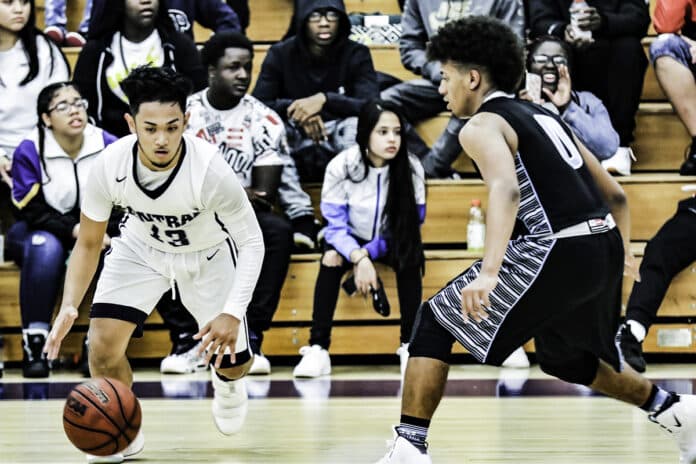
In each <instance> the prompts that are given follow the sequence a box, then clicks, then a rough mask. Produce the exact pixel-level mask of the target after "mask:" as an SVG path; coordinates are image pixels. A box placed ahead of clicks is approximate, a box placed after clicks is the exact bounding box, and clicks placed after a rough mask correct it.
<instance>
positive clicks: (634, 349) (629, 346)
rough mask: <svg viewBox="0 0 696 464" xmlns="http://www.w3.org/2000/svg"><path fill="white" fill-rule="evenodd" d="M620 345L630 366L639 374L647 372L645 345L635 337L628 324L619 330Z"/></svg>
mask: <svg viewBox="0 0 696 464" xmlns="http://www.w3.org/2000/svg"><path fill="white" fill-rule="evenodd" d="M619 345H620V346H621V353H623V356H624V359H625V360H626V362H627V363H628V365H629V366H631V367H632V368H634V369H635V370H636V371H638V372H645V367H646V363H645V359H644V358H643V345H642V343H640V342H639V341H638V340H637V339H636V337H635V336H634V335H633V333H632V332H631V327H629V326H628V324H622V325H621V328H620V329H619Z"/></svg>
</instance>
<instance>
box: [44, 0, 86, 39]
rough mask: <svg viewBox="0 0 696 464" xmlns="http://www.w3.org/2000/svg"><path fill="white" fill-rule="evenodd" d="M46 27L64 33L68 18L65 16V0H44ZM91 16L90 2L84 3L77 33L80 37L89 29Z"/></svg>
mask: <svg viewBox="0 0 696 464" xmlns="http://www.w3.org/2000/svg"><path fill="white" fill-rule="evenodd" d="M45 8H46V27H48V26H57V27H59V28H61V29H63V31H64V32H65V30H66V29H65V28H66V26H67V24H68V18H67V17H66V16H65V0H46V6H45ZM91 14H92V0H87V3H85V11H84V12H83V13H82V21H81V22H80V26H79V27H78V28H77V31H78V32H79V33H81V34H82V35H85V34H87V29H89V17H90V15H91Z"/></svg>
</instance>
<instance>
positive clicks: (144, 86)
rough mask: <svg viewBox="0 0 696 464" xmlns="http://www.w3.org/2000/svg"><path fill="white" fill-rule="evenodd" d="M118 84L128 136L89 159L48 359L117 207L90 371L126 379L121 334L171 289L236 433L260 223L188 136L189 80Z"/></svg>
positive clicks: (208, 153)
mask: <svg viewBox="0 0 696 464" xmlns="http://www.w3.org/2000/svg"><path fill="white" fill-rule="evenodd" d="M121 87H122V88H123V90H124V92H125V94H126V95H127V96H128V100H129V105H130V110H131V114H129V115H128V114H127V115H126V116H125V117H126V120H127V122H128V125H129V127H130V130H131V132H132V135H129V136H127V137H124V138H122V139H120V140H119V141H117V142H114V143H113V144H112V145H110V146H109V149H108V150H105V151H104V152H102V154H101V155H100V156H99V158H98V160H97V161H95V164H94V167H93V169H92V171H91V174H90V179H89V182H88V185H87V189H86V193H85V195H84V198H83V199H82V215H81V219H80V233H79V236H78V239H77V244H76V245H75V248H74V250H73V253H72V255H71V257H70V262H69V264H68V270H67V275H66V279H65V289H64V291H63V301H62V304H61V309H60V312H59V314H58V317H57V318H56V321H55V323H54V326H53V330H52V331H51V333H50V334H49V336H48V340H47V342H46V347H45V351H46V353H47V354H48V358H49V359H55V358H56V357H57V356H58V352H59V349H60V345H61V341H62V340H63V338H64V337H65V335H66V334H67V333H68V331H69V330H70V327H71V326H72V324H73V322H74V320H75V318H77V309H76V308H77V307H78V306H79V304H80V302H81V301H82V298H83V297H84V294H85V292H86V290H87V287H88V285H89V282H90V281H91V279H92V276H93V275H94V272H95V269H96V267H97V262H98V259H99V251H100V249H101V243H102V237H103V236H104V231H105V227H106V223H107V222H106V221H107V219H108V218H109V213H110V212H111V209H112V207H114V206H115V207H120V208H123V209H124V210H125V211H126V218H125V219H124V223H123V224H122V226H121V237H120V238H118V239H115V240H112V242H111V247H112V248H111V250H110V251H109V252H108V253H107V256H106V259H105V262H104V269H103V270H102V273H101V276H100V278H99V281H98V284H97V289H96V292H95V295H94V301H93V303H92V309H91V312H90V325H89V337H90V344H89V349H90V354H89V364H90V372H91V374H92V376H93V377H113V378H116V379H119V380H121V381H123V382H124V383H126V384H127V385H131V383H132V380H133V375H132V371H131V368H130V365H129V363H128V359H127V358H126V348H127V346H128V342H129V340H130V338H131V336H135V337H138V336H142V330H143V323H144V322H145V319H146V318H147V316H148V315H149V314H150V313H151V312H152V310H153V308H154V306H155V304H156V303H157V301H158V300H159V299H160V297H161V296H162V295H163V294H164V293H165V292H168V291H171V292H172V296H173V295H174V291H175V289H176V291H179V292H180V297H181V300H182V302H183V303H184V305H185V306H186V308H188V309H189V311H190V312H191V313H192V315H193V316H194V317H195V318H196V320H197V321H198V324H199V327H201V329H200V331H199V332H198V333H197V334H196V336H195V338H197V339H201V340H202V347H201V350H202V351H203V350H207V360H208V362H211V363H212V364H213V365H214V367H215V369H214V370H213V372H212V382H213V387H214V400H213V407H212V409H213V417H214V420H215V424H216V425H217V427H218V429H219V430H220V431H221V432H222V433H224V434H232V433H235V432H237V431H238V430H239V429H240V428H241V426H242V425H243V423H244V418H245V417H246V410H247V394H246V389H245V387H244V382H243V381H240V380H239V379H240V378H241V377H242V376H244V375H245V374H246V373H247V371H248V369H249V366H250V365H251V361H252V358H251V353H250V350H249V345H248V335H247V328H246V319H245V313H246V309H247V305H248V304H249V301H250V299H251V295H252V292H253V290H254V287H255V285H256V280H257V278H258V275H259V271H260V268H261V262H262V260H263V240H262V236H261V231H260V229H259V226H258V223H257V222H256V219H255V217H254V211H253V209H252V208H251V205H250V204H249V200H248V199H247V195H246V193H245V192H244V189H243V188H242V187H241V185H240V184H239V181H238V180H237V175H236V174H235V173H234V171H233V170H232V169H231V168H230V167H229V165H228V164H227V163H226V162H225V161H224V159H223V158H222V156H220V154H219V153H218V152H217V148H216V147H215V146H213V145H210V144H209V143H207V142H205V141H204V140H201V139H199V138H196V137H192V136H188V135H183V132H184V129H185V127H186V124H187V120H188V115H187V114H185V113H184V108H185V107H186V97H187V95H188V93H189V90H190V84H189V82H188V80H187V79H186V78H185V77H183V76H182V75H180V74H178V73H176V72H174V71H172V70H170V69H167V68H150V67H140V68H137V69H135V70H134V71H133V72H132V73H131V74H130V76H129V77H128V78H127V79H126V80H124V81H123V82H122V84H121ZM223 353H224V355H223ZM143 446H144V439H143V438H142V435H141V434H139V435H138V437H137V438H136V439H135V440H134V441H133V442H132V443H131V444H130V445H129V447H128V448H126V449H125V450H124V451H123V452H121V453H118V454H117V455H113V456H108V457H107V458H98V457H93V456H88V460H89V461H90V462H121V461H122V460H123V459H124V458H126V457H129V456H132V455H134V454H136V453H138V452H140V450H142V448H143ZM104 459H106V461H105V460H104Z"/></svg>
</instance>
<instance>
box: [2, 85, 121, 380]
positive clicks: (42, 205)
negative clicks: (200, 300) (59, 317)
mask: <svg viewBox="0 0 696 464" xmlns="http://www.w3.org/2000/svg"><path fill="white" fill-rule="evenodd" d="M87 107H88V103H87V100H85V99H84V98H83V97H82V95H81V94H80V92H79V91H78V90H77V88H76V87H75V85H74V84H73V83H71V82H58V83H54V84H50V85H48V86H46V87H45V88H44V89H43V90H41V92H40V93H39V96H38V100H37V104H36V115H37V117H38V120H39V122H38V126H37V127H36V128H35V129H34V131H33V132H32V133H31V134H30V135H29V136H28V137H27V138H26V139H24V140H23V141H22V142H21V143H20V144H19V146H18V147H17V149H16V150H15V152H14V156H13V163H12V179H13V185H12V201H13V203H14V204H15V206H16V207H17V208H18V210H19V221H18V222H16V223H15V224H14V225H13V226H12V227H11V228H10V230H9V231H8V234H7V241H8V255H9V257H10V258H11V259H13V260H14V261H15V262H17V264H18V265H19V266H20V268H21V272H20V280H19V306H20V311H21V313H22V335H23V341H24V359H23V362H22V374H23V375H24V377H29V378H38V377H48V375H49V366H48V361H47V360H46V357H45V356H44V355H43V354H42V352H41V350H42V349H43V346H44V343H45V342H46V337H47V335H48V330H49V328H50V321H51V316H52V315H53V308H54V307H55V305H56V299H57V297H58V292H59V288H60V284H61V281H62V278H63V274H64V273H65V263H66V259H67V258H68V255H69V253H70V250H72V248H73V246H74V245H75V240H76V239H77V234H78V231H79V230H80V225H79V222H80V199H81V197H82V195H81V192H82V191H83V188H84V186H85V183H86V181H87V176H88V174H89V170H90V168H91V166H92V163H93V162H94V160H95V159H96V158H97V156H98V155H99V153H101V151H102V150H103V149H104V148H105V147H106V146H107V145H109V144H111V143H112V142H113V141H115V140H116V137H114V136H113V135H111V134H109V133H108V132H106V131H103V130H102V129H99V128H98V127H95V126H93V125H91V124H89V123H88V122H87ZM119 219H120V215H114V217H113V218H112V221H111V222H110V224H109V228H108V229H107V234H106V235H104V239H103V242H102V246H103V247H104V248H107V247H108V246H109V243H110V241H111V237H113V236H115V235H118V222H119Z"/></svg>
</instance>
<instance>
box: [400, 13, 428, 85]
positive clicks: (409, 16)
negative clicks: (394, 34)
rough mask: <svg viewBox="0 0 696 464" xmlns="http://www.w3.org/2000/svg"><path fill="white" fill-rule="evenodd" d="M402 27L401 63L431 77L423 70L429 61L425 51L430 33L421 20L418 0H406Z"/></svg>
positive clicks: (411, 69)
mask: <svg viewBox="0 0 696 464" xmlns="http://www.w3.org/2000/svg"><path fill="white" fill-rule="evenodd" d="M401 27H402V32H401V38H400V39H399V54H400V55H401V63H402V64H403V65H404V67H405V68H406V69H408V70H409V71H412V72H413V73H415V74H418V75H421V76H423V77H425V78H426V79H429V78H430V76H429V75H427V74H426V73H424V72H423V67H424V66H425V65H426V64H427V63H428V58H427V56H426V53H425V44H426V43H427V42H428V33H427V31H426V30H425V26H424V25H423V22H422V20H421V15H420V10H419V8H418V2H417V1H416V0H407V1H406V4H405V5H404V12H403V14H402V15H401Z"/></svg>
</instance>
